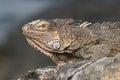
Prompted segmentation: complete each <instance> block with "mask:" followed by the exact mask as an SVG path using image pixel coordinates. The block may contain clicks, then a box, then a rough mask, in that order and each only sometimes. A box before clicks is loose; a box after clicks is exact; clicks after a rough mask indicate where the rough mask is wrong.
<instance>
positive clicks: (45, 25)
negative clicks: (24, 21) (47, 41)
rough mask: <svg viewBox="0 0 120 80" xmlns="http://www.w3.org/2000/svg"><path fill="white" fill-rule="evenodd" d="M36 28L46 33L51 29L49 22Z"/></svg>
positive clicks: (40, 23)
mask: <svg viewBox="0 0 120 80" xmlns="http://www.w3.org/2000/svg"><path fill="white" fill-rule="evenodd" d="M36 26H37V27H38V29H39V30H41V31H45V30H47V29H48V28H49V22H46V21H41V22H39V23H38V24H37V25H36Z"/></svg>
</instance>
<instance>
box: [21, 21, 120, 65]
mask: <svg viewBox="0 0 120 80" xmlns="http://www.w3.org/2000/svg"><path fill="white" fill-rule="evenodd" d="M22 30H23V34H24V35H25V36H26V39H27V41H28V43H29V44H30V45H32V46H33V47H35V48H36V49H37V50H40V51H41V52H43V53H44V54H45V55H47V56H50V58H52V60H53V61H54V62H55V63H56V64H58V66H62V65H64V64H66V63H75V62H78V61H81V60H86V59H91V60H98V59H100V58H103V57H106V56H114V55H115V54H117V53H118V52H120V23H119V22H114V23H111V22H103V23H102V24H100V23H94V24H91V23H88V22H82V21H74V20H73V19H52V20H36V21H33V22H30V23H28V24H26V25H24V26H23V28H22Z"/></svg>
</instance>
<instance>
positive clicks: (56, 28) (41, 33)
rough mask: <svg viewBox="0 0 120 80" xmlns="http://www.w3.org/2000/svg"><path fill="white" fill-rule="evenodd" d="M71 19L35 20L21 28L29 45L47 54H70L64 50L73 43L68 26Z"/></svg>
mask: <svg viewBox="0 0 120 80" xmlns="http://www.w3.org/2000/svg"><path fill="white" fill-rule="evenodd" d="M71 22H72V19H53V20H36V21H32V22H30V23H28V24H26V25H24V26H23V27H22V30H23V34H24V35H25V36H26V39H27V41H28V43H29V44H30V45H32V46H33V47H35V48H37V49H38V50H40V51H42V52H43V53H45V54H47V55H49V54H48V52H50V53H52V52H55V53H63V52H70V51H69V50H67V49H66V48H68V47H69V46H70V44H71V43H72V42H73V41H74V38H73V37H74V36H72V35H71V30H70V27H68V26H69V24H70V23H71Z"/></svg>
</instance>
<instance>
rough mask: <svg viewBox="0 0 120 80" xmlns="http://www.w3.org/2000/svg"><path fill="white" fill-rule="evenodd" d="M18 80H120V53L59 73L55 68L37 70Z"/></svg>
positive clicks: (72, 65) (67, 68)
mask: <svg viewBox="0 0 120 80" xmlns="http://www.w3.org/2000/svg"><path fill="white" fill-rule="evenodd" d="M17 80H120V53H119V54H118V55H116V56H115V57H104V58H102V59H100V60H98V61H90V60H85V61H82V62H79V63H75V64H67V65H64V66H63V67H62V69H61V70H60V71H59V72H57V70H56V69H55V67H46V68H40V69H36V70H33V71H29V72H28V73H27V74H26V75H25V76H23V77H22V78H19V79H17Z"/></svg>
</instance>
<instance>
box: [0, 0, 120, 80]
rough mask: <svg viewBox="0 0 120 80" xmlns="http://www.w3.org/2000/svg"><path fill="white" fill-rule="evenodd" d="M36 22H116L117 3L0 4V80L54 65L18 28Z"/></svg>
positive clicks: (16, 0)
mask: <svg viewBox="0 0 120 80" xmlns="http://www.w3.org/2000/svg"><path fill="white" fill-rule="evenodd" d="M39 18H43V19H53V18H73V19H80V20H83V21H89V22H92V23H94V22H100V23H101V22H104V21H106V22H107V21H111V22H114V21H120V0H0V80H15V79H16V78H18V77H21V76H22V75H24V74H25V73H26V72H27V71H28V70H33V69H36V68H41V67H45V66H53V65H55V64H54V63H53V61H51V59H50V58H49V57H47V56H45V55H43V54H40V52H38V51H36V50H34V49H33V48H32V47H31V46H29V45H28V44H27V41H26V40H25V37H24V36H23V35H22V31H21V27H22V26H23V25H24V24H26V23H28V22H31V21H33V20H36V19H39Z"/></svg>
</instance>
